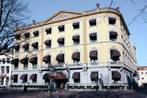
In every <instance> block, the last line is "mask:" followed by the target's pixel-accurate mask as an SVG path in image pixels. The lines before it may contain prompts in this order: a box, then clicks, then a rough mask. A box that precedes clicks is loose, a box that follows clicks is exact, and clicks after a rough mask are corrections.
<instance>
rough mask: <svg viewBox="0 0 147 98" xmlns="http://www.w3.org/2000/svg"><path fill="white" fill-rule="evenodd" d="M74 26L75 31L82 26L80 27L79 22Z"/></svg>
mask: <svg viewBox="0 0 147 98" xmlns="http://www.w3.org/2000/svg"><path fill="white" fill-rule="evenodd" d="M72 26H73V28H74V29H77V28H79V26H80V25H79V22H75V23H73V24H72Z"/></svg>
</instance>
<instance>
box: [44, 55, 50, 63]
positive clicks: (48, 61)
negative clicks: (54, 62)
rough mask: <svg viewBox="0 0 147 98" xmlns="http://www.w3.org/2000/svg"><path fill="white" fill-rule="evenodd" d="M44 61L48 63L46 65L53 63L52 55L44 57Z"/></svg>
mask: <svg viewBox="0 0 147 98" xmlns="http://www.w3.org/2000/svg"><path fill="white" fill-rule="evenodd" d="M43 61H44V62H46V63H51V56H50V55H46V56H44V57H43Z"/></svg>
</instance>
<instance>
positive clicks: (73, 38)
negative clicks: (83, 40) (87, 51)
mask: <svg viewBox="0 0 147 98" xmlns="http://www.w3.org/2000/svg"><path fill="white" fill-rule="evenodd" d="M72 40H73V41H75V42H79V40H80V37H79V35H75V36H73V37H72Z"/></svg>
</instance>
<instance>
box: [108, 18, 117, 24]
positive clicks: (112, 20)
mask: <svg viewBox="0 0 147 98" xmlns="http://www.w3.org/2000/svg"><path fill="white" fill-rule="evenodd" d="M115 23H116V18H114V17H109V24H111V25H115Z"/></svg>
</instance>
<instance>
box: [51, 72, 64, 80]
mask: <svg viewBox="0 0 147 98" xmlns="http://www.w3.org/2000/svg"><path fill="white" fill-rule="evenodd" d="M50 79H55V80H65V79H67V77H66V75H65V74H64V73H63V72H54V73H50Z"/></svg>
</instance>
